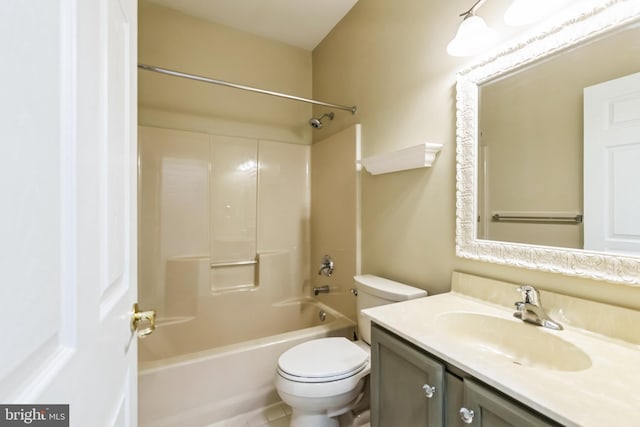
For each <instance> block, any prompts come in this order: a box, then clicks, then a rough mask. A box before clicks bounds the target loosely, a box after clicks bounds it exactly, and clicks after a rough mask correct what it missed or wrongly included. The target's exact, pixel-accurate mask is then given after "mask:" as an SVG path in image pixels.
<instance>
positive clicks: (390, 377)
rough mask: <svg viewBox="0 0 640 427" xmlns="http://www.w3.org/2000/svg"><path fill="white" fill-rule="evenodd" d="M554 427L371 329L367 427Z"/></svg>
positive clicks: (396, 339)
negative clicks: (369, 400)
mask: <svg viewBox="0 0 640 427" xmlns="http://www.w3.org/2000/svg"><path fill="white" fill-rule="evenodd" d="M467 425H470V426H475V427H509V426H511V427H545V426H558V425H560V424H557V423H554V422H553V421H550V420H548V419H546V418H545V417H543V416H542V415H539V414H537V413H536V412H534V411H533V410H530V409H528V408H527V407H525V406H523V405H521V404H520V403H518V402H516V401H514V400H512V399H510V398H509V397H506V396H503V395H501V394H499V393H498V392H495V391H493V390H492V389H491V388H489V387H487V386H484V385H481V384H480V383H479V382H477V381H475V380H474V379H473V378H472V377H471V376H470V375H467V374H465V373H464V372H462V371H460V370H459V369H458V368H456V367H453V366H447V365H445V363H443V362H440V361H438V360H436V359H434V358H433V357H431V356H430V355H429V354H428V353H426V352H425V351H423V350H421V349H419V348H417V347H414V346H413V345H411V344H409V343H407V342H406V341H404V340H403V339H401V338H399V337H397V336H395V335H394V334H392V333H390V332H388V331H387V330H385V329H384V328H382V327H380V326H378V325H375V324H372V327H371V427H418V426H420V427H440V426H447V427H462V426H467Z"/></svg>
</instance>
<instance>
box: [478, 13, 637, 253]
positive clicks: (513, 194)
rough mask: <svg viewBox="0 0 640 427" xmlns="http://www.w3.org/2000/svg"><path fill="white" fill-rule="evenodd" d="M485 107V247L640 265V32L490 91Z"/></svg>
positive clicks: (481, 200)
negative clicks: (583, 253) (581, 253)
mask: <svg viewBox="0 0 640 427" xmlns="http://www.w3.org/2000/svg"><path fill="white" fill-rule="evenodd" d="M505 100H506V102H505ZM479 107H480V108H479V112H478V120H479V128H478V132H479V135H478V141H479V142H478V181H477V182H478V189H477V190H478V193H477V194H478V198H477V201H478V206H477V214H478V224H477V233H478V234H477V238H479V239H485V240H494V241H503V242H515V243H527V244H533V245H544V246H554V247H561V248H573V249H588V250H593V251H598V252H611V253H625V254H631V255H634V256H640V189H639V188H638V185H640V25H634V26H631V27H627V28H625V29H623V30H620V31H617V32H615V33H613V34H608V35H605V36H603V37H600V38H598V39H597V40H593V41H590V42H589V43H583V44H582V45H580V46H578V47H576V48H573V49H570V50H566V51H563V52H561V53H559V54H557V55H555V56H552V57H550V58H547V59H546V60H544V61H540V62H537V63H535V64H533V65H532V66H529V67H526V68H524V69H520V70H516V71H514V72H511V73H509V74H507V75H501V76H500V77H499V78H496V79H494V80H491V81H487V82H484V83H483V84H482V85H480V86H479Z"/></svg>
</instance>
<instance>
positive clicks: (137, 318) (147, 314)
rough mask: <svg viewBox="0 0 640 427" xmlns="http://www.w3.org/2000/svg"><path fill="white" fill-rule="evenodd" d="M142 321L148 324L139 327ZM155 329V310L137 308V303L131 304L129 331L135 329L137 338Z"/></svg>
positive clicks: (147, 334)
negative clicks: (142, 327)
mask: <svg viewBox="0 0 640 427" xmlns="http://www.w3.org/2000/svg"><path fill="white" fill-rule="evenodd" d="M142 322H148V323H149V325H148V326H147V327H146V328H144V329H139V328H140V324H141V323H142ZM155 329H156V311H155V310H145V311H140V310H139V309H138V303H135V304H133V308H132V310H131V331H137V335H138V337H139V338H144V337H146V336H149V335H151V334H152V333H153V331H155Z"/></svg>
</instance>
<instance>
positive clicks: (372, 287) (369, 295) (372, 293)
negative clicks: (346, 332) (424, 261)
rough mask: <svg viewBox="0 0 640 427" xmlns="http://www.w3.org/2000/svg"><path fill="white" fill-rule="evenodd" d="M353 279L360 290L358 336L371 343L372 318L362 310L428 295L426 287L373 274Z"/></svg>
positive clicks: (357, 303)
mask: <svg viewBox="0 0 640 427" xmlns="http://www.w3.org/2000/svg"><path fill="white" fill-rule="evenodd" d="M353 280H354V282H355V285H356V289H357V290H358V297H357V298H356V301H357V302H356V309H357V312H358V336H359V337H360V339H362V340H363V341H365V342H366V343H367V344H370V343H371V320H370V319H369V317H368V316H366V315H364V314H362V310H364V309H366V308H371V307H378V306H380V305H386V304H391V303H394V302H400V301H407V300H410V299H416V298H421V297H426V296H427V291H425V290H424V289H419V288H415V287H413V286H409V285H405V284H404V283H400V282H395V281H393V280H389V279H385V278H384V277H378V276H373V275H371V274H364V275H361V276H355V277H354V278H353Z"/></svg>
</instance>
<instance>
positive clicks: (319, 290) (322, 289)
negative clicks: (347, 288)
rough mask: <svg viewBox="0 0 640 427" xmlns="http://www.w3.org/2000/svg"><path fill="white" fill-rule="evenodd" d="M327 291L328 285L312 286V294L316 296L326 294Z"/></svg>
mask: <svg viewBox="0 0 640 427" xmlns="http://www.w3.org/2000/svg"><path fill="white" fill-rule="evenodd" d="M328 293H329V285H324V286H314V287H313V294H314V295H315V296H318V294H328Z"/></svg>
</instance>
